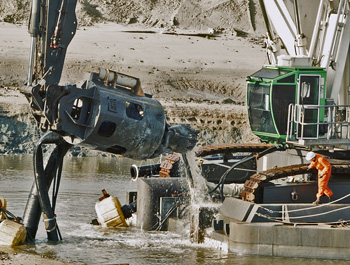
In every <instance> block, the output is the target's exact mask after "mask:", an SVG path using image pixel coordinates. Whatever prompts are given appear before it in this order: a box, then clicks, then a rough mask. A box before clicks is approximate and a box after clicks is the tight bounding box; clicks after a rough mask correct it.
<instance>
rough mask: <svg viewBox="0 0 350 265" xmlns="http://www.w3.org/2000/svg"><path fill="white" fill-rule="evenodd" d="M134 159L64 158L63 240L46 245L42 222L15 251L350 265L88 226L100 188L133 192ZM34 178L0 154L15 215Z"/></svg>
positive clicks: (124, 259)
mask: <svg viewBox="0 0 350 265" xmlns="http://www.w3.org/2000/svg"><path fill="white" fill-rule="evenodd" d="M133 163H135V162H134V161H132V160H129V159H120V158H106V157H94V158H91V157H85V158H71V157H66V158H65V164H64V169H63V173H62V181H61V187H60V192H59V195H58V199H57V206H56V214H57V221H58V224H59V227H60V230H61V233H62V236H63V241H62V242H61V243H59V244H48V243H47V240H46V232H45V230H44V225H43V223H42V222H40V224H39V230H38V234H37V240H36V243H35V245H24V246H19V247H16V248H15V251H17V252H19V251H20V252H28V253H34V254H40V255H45V256H49V257H53V258H56V259H59V260H63V261H67V262H75V263H81V264H229V265H231V264H232V265H233V264H259V265H274V264H276V265H277V264H278V265H280V264H281V265H284V264H285V265H292V264H293V265H294V264H306V265H312V264H315V265H316V264H317V265H319V264H337V265H339V264H350V262H339V261H320V260H306V259H286V258H271V257H256V256H242V255H237V254H232V253H227V252H224V251H219V250H217V249H215V248H213V247H212V246H210V245H208V244H193V243H191V242H190V239H189V238H188V237H183V236H180V235H178V234H174V233H170V232H146V231H142V230H140V229H138V228H136V227H129V228H119V229H117V228H101V227H99V226H93V225H91V224H90V222H91V220H92V219H94V218H96V213H95V203H96V202H97V200H98V198H99V197H101V190H102V189H106V190H107V191H108V192H109V193H110V194H111V195H114V196H116V197H118V198H119V200H120V202H121V203H122V204H124V203H125V202H126V191H130V190H136V188H137V187H136V182H133V181H131V180H130V177H129V168H130V166H131V165H132V164H133ZM137 163H139V164H140V162H137ZM33 180H34V177H33V167H32V156H29V155H23V156H0V196H1V197H5V198H6V200H7V206H8V207H7V209H8V210H10V211H11V212H12V213H14V214H15V215H17V216H22V215H23V212H24V208H25V205H26V202H27V198H28V194H29V191H30V188H31V186H32V183H33Z"/></svg>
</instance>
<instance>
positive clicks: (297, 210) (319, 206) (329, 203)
mask: <svg viewBox="0 0 350 265" xmlns="http://www.w3.org/2000/svg"><path fill="white" fill-rule="evenodd" d="M349 196H350V193H349V194H347V195H345V196H343V197H341V198H339V199H337V200H334V201H331V202H328V203H324V204H321V205H318V206H313V207H307V208H302V209H295V210H290V211H288V212H289V213H293V212H301V211H306V210H310V209H316V208H321V207H325V206H328V205H331V204H333V203H336V202H338V201H341V200H343V199H345V198H347V197H349ZM259 207H260V208H262V209H264V210H265V211H267V212H269V213H284V211H274V210H271V209H268V208H265V207H263V206H259Z"/></svg>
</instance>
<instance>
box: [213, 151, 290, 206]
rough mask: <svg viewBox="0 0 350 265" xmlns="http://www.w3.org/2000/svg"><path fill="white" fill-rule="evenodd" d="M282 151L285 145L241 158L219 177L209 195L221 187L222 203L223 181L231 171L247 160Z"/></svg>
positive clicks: (222, 196) (222, 198)
mask: <svg viewBox="0 0 350 265" xmlns="http://www.w3.org/2000/svg"><path fill="white" fill-rule="evenodd" d="M282 150H286V146H285V145H275V146H273V147H270V148H268V149H266V150H264V151H262V152H260V153H258V154H257V155H255V154H254V155H251V156H248V157H245V158H243V159H242V160H241V161H238V162H237V163H235V164H233V165H232V166H231V167H230V168H229V169H228V170H226V171H225V173H224V174H223V175H222V176H221V178H220V180H219V182H218V184H217V185H216V186H215V187H214V188H213V189H212V190H211V191H209V194H211V193H213V192H214V191H216V190H217V188H219V187H220V185H221V188H220V195H221V200H222V201H223V200H224V184H225V180H226V177H227V176H228V174H229V173H230V172H231V171H232V170H233V169H235V168H236V167H237V166H239V165H241V164H243V163H245V162H247V161H249V160H252V159H259V158H261V157H263V156H265V155H267V154H269V153H272V152H275V151H282Z"/></svg>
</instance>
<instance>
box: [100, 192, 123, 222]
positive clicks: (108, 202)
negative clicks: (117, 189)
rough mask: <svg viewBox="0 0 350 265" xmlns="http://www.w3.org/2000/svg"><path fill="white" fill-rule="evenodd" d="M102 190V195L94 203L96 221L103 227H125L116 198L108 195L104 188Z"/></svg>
mask: <svg viewBox="0 0 350 265" xmlns="http://www.w3.org/2000/svg"><path fill="white" fill-rule="evenodd" d="M102 192H103V195H104V196H103V197H101V198H100V201H99V202H97V203H96V205H95V210H96V213H97V220H98V222H99V223H100V224H101V225H102V226H103V227H127V226H128V225H127V223H126V221H125V217H124V214H123V211H122V206H121V204H120V202H119V200H118V198H116V197H114V196H111V195H109V194H108V193H107V192H106V191H105V190H103V191H102Z"/></svg>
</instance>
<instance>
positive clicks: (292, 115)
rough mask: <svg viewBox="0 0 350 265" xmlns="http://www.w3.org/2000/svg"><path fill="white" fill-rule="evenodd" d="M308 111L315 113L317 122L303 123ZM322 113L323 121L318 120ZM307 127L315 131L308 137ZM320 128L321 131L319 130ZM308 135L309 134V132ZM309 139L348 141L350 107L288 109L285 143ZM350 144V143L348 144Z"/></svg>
mask: <svg viewBox="0 0 350 265" xmlns="http://www.w3.org/2000/svg"><path fill="white" fill-rule="evenodd" d="M308 110H318V111H317V115H318V117H317V121H316V122H315V120H313V121H312V122H309V121H305V117H306V114H307V113H306V112H307V111H308ZM321 113H322V115H323V119H322V120H320V116H321V115H320V114H321ZM307 126H309V127H310V126H314V127H315V128H314V130H316V131H315V132H314V133H313V135H312V136H310V135H309V136H308V135H307V132H309V130H307ZM320 128H322V130H320ZM309 133H310V132H309ZM310 139H327V140H330V139H347V140H350V105H301V104H290V105H289V107H288V122H287V135H286V140H287V141H293V140H310ZM349 144H350V142H349Z"/></svg>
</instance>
